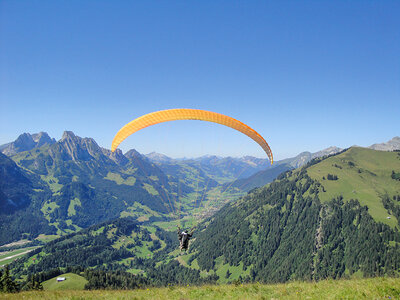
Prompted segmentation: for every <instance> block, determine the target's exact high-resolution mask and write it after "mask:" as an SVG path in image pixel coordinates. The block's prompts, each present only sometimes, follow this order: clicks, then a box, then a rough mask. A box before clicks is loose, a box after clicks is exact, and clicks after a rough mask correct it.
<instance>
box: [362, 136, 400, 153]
mask: <svg viewBox="0 0 400 300" xmlns="http://www.w3.org/2000/svg"><path fill="white" fill-rule="evenodd" d="M368 148H370V149H373V150H380V151H393V150H400V137H398V136H395V137H394V138H392V139H391V140H390V141H388V142H386V143H381V144H373V145H371V146H369V147H368Z"/></svg>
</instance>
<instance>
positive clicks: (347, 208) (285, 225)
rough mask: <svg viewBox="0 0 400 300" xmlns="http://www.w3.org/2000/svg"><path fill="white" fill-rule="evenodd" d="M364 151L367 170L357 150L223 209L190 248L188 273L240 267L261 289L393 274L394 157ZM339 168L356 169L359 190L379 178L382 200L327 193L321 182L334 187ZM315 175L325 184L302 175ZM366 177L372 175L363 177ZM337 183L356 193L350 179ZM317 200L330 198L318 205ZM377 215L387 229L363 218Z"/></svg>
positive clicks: (396, 238) (396, 259)
mask: <svg viewBox="0 0 400 300" xmlns="http://www.w3.org/2000/svg"><path fill="white" fill-rule="evenodd" d="M367 151H368V155H367V157H368V163H365V162H364V160H365V159H367V157H366V154H365V153H364V149H359V148H351V149H349V150H347V151H345V152H343V153H341V154H339V155H336V156H332V157H329V158H327V159H316V160H313V161H312V162H311V163H309V164H308V165H307V166H305V167H303V168H301V169H299V170H296V171H293V172H292V171H288V172H286V173H284V174H282V175H281V176H280V177H278V180H276V181H274V182H273V183H271V184H270V185H268V186H265V187H263V188H260V189H257V190H255V191H253V192H252V193H250V194H249V195H247V196H246V197H244V198H243V199H242V200H241V201H239V202H237V203H235V204H231V205H227V206H225V207H224V208H223V209H222V210H221V211H220V212H218V213H217V214H216V215H215V216H213V217H212V218H210V220H209V222H210V223H209V225H208V226H207V228H206V229H204V230H203V231H202V232H201V233H199V235H198V238H197V239H196V242H195V243H194V244H193V248H192V252H193V253H194V254H193V256H192V257H191V261H192V265H196V264H198V266H199V267H200V269H204V270H207V271H209V270H214V271H217V270H218V268H220V267H221V265H224V266H225V267H226V264H228V265H229V268H232V269H233V268H234V267H235V266H239V265H240V266H241V267H242V269H243V271H244V270H246V271H247V272H242V275H243V277H246V278H247V279H248V280H260V281H267V282H283V281H287V280H291V279H301V280H309V279H322V278H328V277H329V278H340V277H346V276H351V275H353V274H355V273H356V274H358V275H360V276H366V277H369V276H379V275H384V274H388V275H395V274H399V271H400V234H399V231H398V229H399V223H398V219H397V218H396V215H395V214H394V213H393V212H394V211H397V209H398V208H399V205H400V203H399V199H400V198H399V195H400V182H399V181H396V179H395V178H392V174H393V172H394V174H397V173H396V172H398V171H399V170H400V164H399V162H400V160H399V154H398V153H396V152H380V151H374V150H367ZM338 160H343V163H344V162H345V163H346V164H347V165H349V162H350V164H354V165H363V166H364V167H363V169H362V175H364V177H363V179H364V181H362V182H363V185H364V184H365V185H372V184H373V182H368V180H371V181H379V180H381V179H382V177H383V179H382V180H383V181H385V180H386V179H388V180H390V182H388V183H387V187H388V188H387V189H386V192H387V193H386V194H383V195H380V194H369V197H370V198H369V199H368V201H366V199H365V198H363V197H360V196H359V197H358V198H357V195H356V194H353V195H354V196H353V197H349V196H348V194H346V193H341V189H340V188H339V189H337V190H336V191H334V188H335V187H331V186H330V185H329V184H327V182H329V183H330V182H331V181H339V179H338V178H335V177H334V176H333V175H334V174H331V176H330V177H329V179H328V178H327V175H328V174H329V171H330V170H331V167H332V164H333V165H334V164H335V163H337V161H338ZM384 162H386V163H384ZM328 166H329V168H328ZM315 168H316V169H318V170H320V172H321V173H324V174H325V173H326V175H325V176H326V177H325V178H326V179H325V181H323V180H321V181H318V180H316V179H313V178H311V177H310V175H309V170H311V171H312V170H314V169H315ZM333 168H335V169H337V168H336V167H335V166H333ZM392 168H397V169H396V170H397V171H396V170H392ZM339 170H343V167H342V169H339ZM378 170H379V171H378ZM373 171H374V172H373ZM392 171H393V172H392ZM369 172H371V173H374V174H375V175H371V177H368V176H365V174H366V173H368V174H369ZM311 174H312V172H311ZM355 174H360V173H358V171H356V172H355ZM339 177H340V175H339ZM393 177H395V176H393ZM342 180H343V181H344V180H346V181H347V184H348V185H352V184H354V185H355V186H356V188H359V189H361V188H362V186H361V185H359V184H357V180H356V178H352V177H351V176H349V177H347V178H346V179H342ZM366 181H367V182H366ZM342 184H343V185H345V184H346V182H342ZM324 194H330V195H332V196H333V197H332V198H331V199H329V200H327V199H325V198H324V201H321V198H323V197H322V195H324ZM371 198H372V199H371ZM377 207H382V208H384V209H385V211H386V216H387V217H390V219H387V220H389V221H390V222H395V223H394V226H390V225H393V224H392V223H389V224H385V223H383V222H381V221H380V219H379V218H378V219H375V218H374V217H373V216H371V213H370V210H372V209H375V208H377ZM221 259H222V263H220V262H221ZM229 268H228V272H227V279H228V280H229V278H230V276H229ZM246 273H248V274H249V275H248V276H247V275H246Z"/></svg>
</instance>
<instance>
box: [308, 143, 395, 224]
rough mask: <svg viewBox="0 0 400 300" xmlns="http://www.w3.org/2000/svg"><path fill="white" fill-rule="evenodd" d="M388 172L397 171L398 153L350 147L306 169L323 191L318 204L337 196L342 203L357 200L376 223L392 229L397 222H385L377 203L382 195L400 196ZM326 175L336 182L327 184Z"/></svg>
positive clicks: (393, 220)
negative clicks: (342, 199) (367, 209)
mask: <svg viewBox="0 0 400 300" xmlns="http://www.w3.org/2000/svg"><path fill="white" fill-rule="evenodd" d="M392 170H394V171H396V170H397V171H398V170H400V153H399V152H386V151H375V150H371V149H366V148H358V147H353V148H350V149H349V150H348V151H346V152H344V153H342V154H339V155H336V156H332V157H330V158H328V159H326V160H323V161H321V162H320V163H318V164H316V165H313V166H311V167H309V168H308V169H307V173H308V175H309V176H310V177H311V178H312V179H314V180H317V181H319V182H320V183H321V184H322V185H323V187H324V189H325V191H324V192H320V193H319V195H318V196H319V198H320V200H321V201H322V202H326V201H329V200H331V199H332V198H335V197H337V196H340V195H341V196H343V198H344V199H346V200H349V199H358V201H359V202H360V204H361V205H367V206H368V208H369V213H370V214H371V216H372V217H373V218H374V219H375V220H376V221H377V222H382V223H385V224H387V225H389V226H391V227H392V228H393V227H394V226H396V224H397V219H396V217H395V216H390V219H388V218H387V217H388V212H387V210H386V209H385V208H384V206H383V203H382V201H381V197H382V196H383V195H385V194H387V195H388V196H389V197H393V196H395V195H398V194H400V181H398V180H394V179H392V178H391V174H392ZM328 174H331V175H336V176H337V178H338V179H337V180H328V178H327V177H328Z"/></svg>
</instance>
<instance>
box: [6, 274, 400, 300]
mask: <svg viewBox="0 0 400 300" xmlns="http://www.w3.org/2000/svg"><path fill="white" fill-rule="evenodd" d="M399 297H400V279H399V278H369V279H353V280H324V281H320V282H290V283H286V284H268V285H267V284H258V283H255V284H243V285H241V284H240V285H237V286H236V285H205V286H200V287H190V286H189V287H188V286H186V287H169V288H149V289H140V290H130V291H110V290H99V291H39V292H23V293H19V294H0V299H43V300H45V299H49V300H50V299H120V300H123V299H174V300H175V299H277V298H278V299H399Z"/></svg>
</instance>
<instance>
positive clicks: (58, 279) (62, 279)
mask: <svg viewBox="0 0 400 300" xmlns="http://www.w3.org/2000/svg"><path fill="white" fill-rule="evenodd" d="M65 279H66V278H65V277H57V282H61V281H65Z"/></svg>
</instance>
